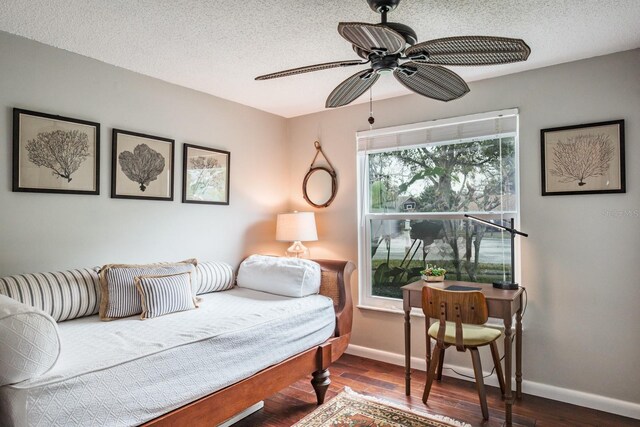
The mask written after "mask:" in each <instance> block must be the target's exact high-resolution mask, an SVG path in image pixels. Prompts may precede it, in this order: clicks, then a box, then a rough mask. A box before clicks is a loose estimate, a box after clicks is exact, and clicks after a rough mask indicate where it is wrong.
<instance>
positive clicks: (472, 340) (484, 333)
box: [429, 322, 502, 347]
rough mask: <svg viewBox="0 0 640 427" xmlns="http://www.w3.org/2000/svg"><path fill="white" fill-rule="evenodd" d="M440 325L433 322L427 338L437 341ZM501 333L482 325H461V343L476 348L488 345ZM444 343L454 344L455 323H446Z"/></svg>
mask: <svg viewBox="0 0 640 427" xmlns="http://www.w3.org/2000/svg"><path fill="white" fill-rule="evenodd" d="M439 328H440V323H439V322H435V323H434V324H433V325H431V327H429V336H430V337H431V338H434V339H437V337H438V329H439ZM501 334H502V332H500V331H499V330H498V329H494V328H489V327H486V326H482V325H465V324H464V323H463V324H462V343H463V344H464V345H466V346H471V347H477V346H480V345H486V344H489V343H490V342H491V341H495V340H496V339H498V337H500V335H501ZM444 342H445V343H447V344H452V345H455V344H456V324H455V322H447V329H446V330H445V332H444Z"/></svg>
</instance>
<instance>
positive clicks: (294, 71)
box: [256, 59, 369, 80]
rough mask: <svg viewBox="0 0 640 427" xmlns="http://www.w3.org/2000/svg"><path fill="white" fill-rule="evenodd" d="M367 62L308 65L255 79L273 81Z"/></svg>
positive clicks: (355, 61) (350, 61) (353, 61)
mask: <svg viewBox="0 0 640 427" xmlns="http://www.w3.org/2000/svg"><path fill="white" fill-rule="evenodd" d="M367 62H369V61H360V60H357V59H353V60H348V61H335V62H325V63H323V64H316V65H309V66H306V67H298V68H292V69H290V70H284V71H278V72H277V73H271V74H265V75H262V76H258V77H256V80H268V79H275V78H278V77H287V76H294V75H296V74H302V73H309V72H311V71H320V70H327V69H329V68H337V67H350V66H352V65H362V64H366V63H367Z"/></svg>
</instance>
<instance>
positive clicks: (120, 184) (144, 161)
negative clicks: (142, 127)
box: [111, 129, 175, 200]
mask: <svg viewBox="0 0 640 427" xmlns="http://www.w3.org/2000/svg"><path fill="white" fill-rule="evenodd" d="M112 139H113V141H112V144H113V145H112V160H111V197H113V198H118V199H146V200H173V162H174V160H173V159H174V154H173V153H174V146H175V141H174V140H173V139H168V138H161V137H159V136H152V135H145V134H142V133H137V132H129V131H126V130H121V129H114V130H113V135H112Z"/></svg>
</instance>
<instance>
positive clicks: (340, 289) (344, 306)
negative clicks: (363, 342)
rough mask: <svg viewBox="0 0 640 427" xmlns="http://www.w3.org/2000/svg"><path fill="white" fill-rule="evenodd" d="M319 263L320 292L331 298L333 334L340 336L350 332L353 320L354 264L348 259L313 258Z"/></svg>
mask: <svg viewBox="0 0 640 427" xmlns="http://www.w3.org/2000/svg"><path fill="white" fill-rule="evenodd" d="M313 261H315V262H317V263H318V264H320V268H321V270H322V281H321V283H320V294H321V295H325V296H328V297H329V298H331V299H332V300H333V307H334V309H335V311H336V332H335V336H337V337H340V336H343V335H346V334H349V333H351V324H352V322H353V303H352V302H351V285H350V279H351V273H353V270H355V265H354V264H353V263H352V262H350V261H337V260H327V259H314V260H313Z"/></svg>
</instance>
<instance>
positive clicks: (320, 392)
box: [311, 369, 331, 405]
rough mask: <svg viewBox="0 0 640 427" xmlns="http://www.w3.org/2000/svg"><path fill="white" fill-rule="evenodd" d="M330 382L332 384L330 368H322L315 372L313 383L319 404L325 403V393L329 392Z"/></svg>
mask: <svg viewBox="0 0 640 427" xmlns="http://www.w3.org/2000/svg"><path fill="white" fill-rule="evenodd" d="M329 384H331V379H330V378H329V370H328V369H321V370H319V371H315V372H314V373H313V378H312V379H311V385H312V386H313V389H314V390H315V391H316V397H317V398H318V405H322V404H323V403H324V395H325V394H327V390H328V389H329Z"/></svg>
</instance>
